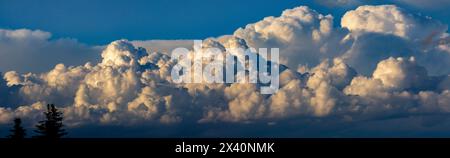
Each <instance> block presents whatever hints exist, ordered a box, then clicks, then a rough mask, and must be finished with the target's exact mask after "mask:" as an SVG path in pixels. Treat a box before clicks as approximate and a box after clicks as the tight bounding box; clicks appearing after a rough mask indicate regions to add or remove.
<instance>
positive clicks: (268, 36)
mask: <svg viewBox="0 0 450 158" xmlns="http://www.w3.org/2000/svg"><path fill="white" fill-rule="evenodd" d="M346 35H347V31H346V30H343V29H339V28H334V27H333V17H332V16H331V15H322V14H319V13H317V12H316V11H314V10H312V9H310V8H308V7H305V6H302V7H297V8H294V9H288V10H285V11H284V12H283V13H282V15H281V16H280V17H266V18H264V19H263V20H261V21H259V22H257V23H254V24H249V25H247V26H245V28H240V29H238V30H236V31H235V32H234V36H236V37H239V38H242V39H244V40H245V41H246V42H247V43H248V45H249V46H251V47H255V48H280V52H281V53H282V54H281V55H280V58H281V60H282V63H283V64H286V65H287V66H289V67H292V68H296V67H297V66H299V65H309V66H315V65H317V64H319V63H320V61H321V60H322V59H324V58H330V57H331V58H332V57H335V56H338V55H340V54H342V53H343V52H344V51H345V50H346V49H347V48H348V47H349V42H350V41H349V40H348V39H347V38H345V37H346Z"/></svg>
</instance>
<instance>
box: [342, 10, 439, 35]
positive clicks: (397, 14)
mask: <svg viewBox="0 0 450 158" xmlns="http://www.w3.org/2000/svg"><path fill="white" fill-rule="evenodd" d="M341 25H342V27H344V28H348V29H349V30H350V31H352V32H358V31H362V32H376V33H383V34H393V35H397V36H399V37H403V38H407V39H410V40H413V41H414V40H427V39H434V38H436V36H437V38H438V37H439V35H441V34H443V33H444V32H446V31H447V26H446V25H443V24H442V23H440V22H439V21H436V20H433V19H431V18H430V17H423V16H419V15H414V14H410V13H407V12H406V11H405V10H403V9H401V8H399V7H397V6H395V5H380V6H360V7H358V8H357V9H355V10H351V11H348V12H347V13H345V15H344V16H343V17H342V21H341Z"/></svg>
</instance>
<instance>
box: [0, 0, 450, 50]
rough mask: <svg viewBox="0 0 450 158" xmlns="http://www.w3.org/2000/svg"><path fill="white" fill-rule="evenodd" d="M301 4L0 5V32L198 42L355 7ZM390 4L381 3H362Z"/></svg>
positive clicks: (68, 1)
mask: <svg viewBox="0 0 450 158" xmlns="http://www.w3.org/2000/svg"><path fill="white" fill-rule="evenodd" d="M319 1H320V0H316V1H310V0H307V1H302V0H264V1H260V0H245V1H242V0H226V1H225V0H222V1H211V0H172V1H167V0H151V1H148V0H128V1H123V0H108V1H101V0H65V1H59V0H39V1H29V0H0V28H3V29H19V28H27V29H40V30H44V31H48V32H51V33H52V35H53V36H52V37H53V38H61V37H69V38H75V39H78V40H79V41H81V42H83V43H88V44H107V43H109V42H111V41H113V40H117V39H121V38H126V39H130V40H147V39H203V38H206V37H214V36H220V35H224V34H232V33H233V31H234V30H236V29H237V28H239V27H243V26H245V25H246V24H249V23H253V22H256V21H259V20H261V19H262V18H264V17H267V16H278V15H280V13H281V12H282V11H283V10H285V9H288V8H294V7H296V6H300V5H307V6H309V7H311V8H313V9H316V10H318V11H319V12H320V13H323V14H333V15H334V16H335V20H336V24H339V23H340V22H339V20H340V16H342V14H343V13H344V12H345V11H346V10H348V9H354V8H356V6H352V5H348V6H326V5H323V4H324V3H320V2H319ZM364 3H366V4H369V3H370V4H374V3H379V4H381V3H384V4H386V3H394V2H390V1H387V2H386V1H385V2H381V1H378V2H364ZM398 4H400V5H401V6H403V7H406V8H408V9H413V10H419V11H420V12H423V13H424V14H426V15H432V16H433V17H434V18H437V19H439V20H441V21H443V22H445V23H448V22H449V19H448V18H447V17H448V12H441V11H440V10H439V9H436V8H426V9H423V8H417V7H413V6H405V5H404V4H403V3H398Z"/></svg>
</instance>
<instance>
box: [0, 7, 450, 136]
mask: <svg viewBox="0 0 450 158" xmlns="http://www.w3.org/2000/svg"><path fill="white" fill-rule="evenodd" d="M333 18H334V17H332V16H331V15H322V14H320V13H318V12H317V11H315V10H313V9H310V8H308V7H305V6H301V7H297V8H293V9H288V10H285V11H284V12H283V13H282V14H281V15H280V16H278V17H266V18H264V19H263V20H261V21H259V22H256V23H253V24H248V25H247V26H245V27H243V28H239V29H237V30H236V31H235V32H234V33H233V34H232V35H224V36H220V37H216V38H209V39H206V40H204V41H203V48H202V49H206V48H210V47H215V48H219V49H220V50H222V53H226V51H225V50H227V49H230V48H236V47H242V48H247V47H255V48H260V47H264V48H273V47H276V48H280V52H281V53H280V58H281V63H282V64H284V65H286V67H284V66H283V67H284V69H281V71H280V90H279V91H278V92H277V93H275V94H272V95H263V94H260V93H259V90H258V88H259V85H258V84H242V83H233V84H207V83H204V84H196V83H175V82H174V81H173V80H172V78H171V76H170V72H171V70H172V68H173V66H174V65H175V64H176V61H175V60H172V59H170V56H169V54H167V53H161V52H158V51H151V50H150V51H147V50H146V49H144V48H141V47H137V45H139V46H145V45H146V44H147V46H148V45H150V46H149V47H153V46H152V45H163V46H161V47H164V48H166V49H172V48H173V47H172V46H173V45H189V43H188V42H186V41H172V42H173V43H175V44H173V45H172V44H168V45H167V46H165V45H164V44H161V42H162V43H171V42H169V41H150V42H148V41H147V42H142V41H141V42H139V41H131V42H130V41H127V40H118V41H113V42H112V43H110V44H109V45H107V46H106V47H105V48H104V49H103V50H102V52H101V55H99V56H101V60H100V61H99V62H87V63H85V64H82V65H79V66H69V65H67V64H66V63H65V61H62V62H63V63H64V64H62V63H61V64H56V66H54V67H53V69H51V70H50V71H47V72H43V73H20V72H17V71H8V72H5V73H4V74H3V78H2V79H0V96H1V98H0V123H1V124H6V123H8V122H10V121H11V119H12V118H13V117H23V118H25V119H28V120H38V118H39V117H40V113H41V112H42V110H43V109H44V105H45V104H47V103H55V104H57V105H60V107H61V108H62V109H63V110H64V114H65V122H66V124H67V125H69V126H70V127H73V128H77V127H80V128H82V127H84V126H87V125H92V124H95V125H104V126H110V125H118V126H134V125H136V126H138V125H155V126H156V125H157V126H161V125H162V126H164V125H166V126H170V125H175V126H182V125H183V124H184V125H186V124H187V125H193V126H201V125H210V126H211V127H214V126H215V125H217V124H221V123H225V124H233V125H235V126H240V125H241V124H246V125H248V126H254V125H258V126H259V125H261V124H265V125H267V126H271V127H277V128H278V127H279V128H282V129H288V128H292V127H290V126H296V129H294V130H293V131H297V130H299V129H302V130H306V131H308V129H304V128H302V127H298V128H297V126H302V125H308V126H313V127H325V126H327V127H328V129H330V128H332V129H334V128H338V129H339V128H340V130H336V131H338V132H336V133H337V134H342V135H346V134H345V132H344V133H339V132H342V131H345V129H342V128H345V127H348V126H351V127H354V128H364V129H367V128H369V127H364V126H363V125H362V124H364V123H366V122H377V121H380V120H390V121H391V120H392V119H391V118H405V117H406V118H405V119H399V120H401V121H399V122H402V121H405V122H408V121H411V122H408V123H412V124H414V123H416V122H414V121H415V120H414V119H408V118H409V117H413V116H414V118H419V117H425V116H428V115H430V114H432V115H434V116H438V115H444V116H445V115H447V114H448V113H449V112H450V76H449V74H450V69H449V67H450V49H449V46H448V43H444V42H442V40H444V39H447V38H448V33H447V25H445V24H442V23H440V22H439V21H436V20H434V19H432V18H430V17H424V16H420V15H417V14H412V13H409V12H408V11H406V10H404V9H401V8H399V7H396V6H394V5H380V6H360V7H358V8H357V9H355V10H351V11H348V12H347V13H346V14H345V15H344V16H343V17H342V20H341V27H336V26H335V25H334V24H333ZM1 35H2V38H0V39H2V41H1V42H0V43H6V42H9V41H13V43H14V42H22V43H27V42H28V41H29V40H30V41H33V42H35V41H41V42H43V43H45V44H44V45H46V44H47V45H51V44H48V43H55V42H54V41H51V40H50V42H49V41H48V39H49V36H50V35H49V33H46V32H43V31H30V30H8V31H3V34H1ZM3 36H4V37H3ZM24 39H26V40H24ZM5 41H6V42H5ZM56 43H57V42H56ZM2 45H6V44H2ZM40 45H42V44H40ZM64 48H66V47H64ZM11 56H12V55H11ZM8 57H9V55H8ZM10 61H14V60H10ZM4 96H6V97H4ZM437 124H439V123H437ZM422 125H424V124H423V123H418V125H417V126H419V127H420V128H422ZM372 127H375V126H372ZM419 127H416V126H415V127H414V128H417V129H420V128H419ZM386 128H387V127H386ZM242 129H244V128H242ZM256 129H261V127H260V128H256ZM209 130H211V129H209ZM222 130H225V131H226V129H222ZM319 131H320V130H319ZM284 132H285V133H286V131H284ZM310 132H313V133H314V132H317V131H314V130H311V131H310ZM219 133H220V132H219ZM224 133H226V132H224ZM230 133H232V130H230ZM204 134H205V133H204ZM300 134H301V133H300ZM347 134H348V133H347ZM205 135H211V134H205ZM225 135H226V134H225ZM286 135H294V136H295V134H286ZM350 135H351V134H350Z"/></svg>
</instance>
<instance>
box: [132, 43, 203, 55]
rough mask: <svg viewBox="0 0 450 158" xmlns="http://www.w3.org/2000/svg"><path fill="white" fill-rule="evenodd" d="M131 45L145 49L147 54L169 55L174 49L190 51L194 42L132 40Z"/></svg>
mask: <svg viewBox="0 0 450 158" xmlns="http://www.w3.org/2000/svg"><path fill="white" fill-rule="evenodd" d="M131 43H132V44H133V45H134V46H136V47H142V48H145V49H146V50H147V51H148V52H150V53H151V52H161V53H164V54H169V55H170V53H171V52H172V51H173V50H174V49H175V48H187V49H192V46H193V45H194V40H144V41H140V40H134V41H131Z"/></svg>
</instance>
